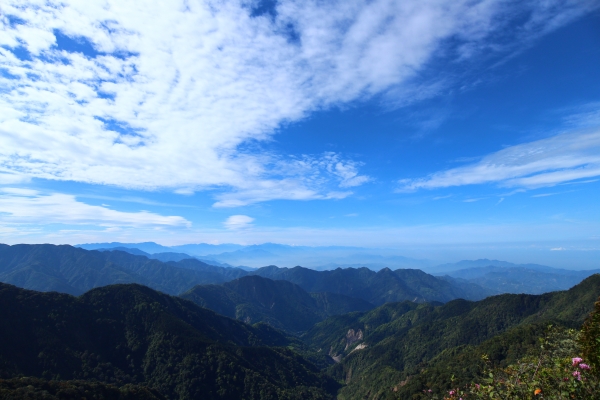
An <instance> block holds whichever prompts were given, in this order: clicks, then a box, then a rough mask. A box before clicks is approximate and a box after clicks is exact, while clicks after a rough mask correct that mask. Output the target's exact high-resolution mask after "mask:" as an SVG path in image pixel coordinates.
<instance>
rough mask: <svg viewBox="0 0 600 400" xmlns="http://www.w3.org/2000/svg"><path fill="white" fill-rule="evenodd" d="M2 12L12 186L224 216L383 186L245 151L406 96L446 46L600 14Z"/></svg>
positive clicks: (387, 2) (418, 9)
mask: <svg viewBox="0 0 600 400" xmlns="http://www.w3.org/2000/svg"><path fill="white" fill-rule="evenodd" d="M563 3H564V4H563ZM2 7H3V8H2V14H1V16H0V23H1V30H0V63H1V64H2V70H1V71H0V172H1V173H2V174H0V182H2V180H3V179H4V181H7V182H9V183H12V182H15V181H14V179H17V178H15V177H17V176H18V177H20V176H23V177H25V178H26V179H27V178H31V177H35V178H43V179H54V180H67V181H77V182H86V183H92V184H100V185H116V186H120V187H125V188H133V189H143V190H158V189H169V190H173V191H175V192H177V193H181V194H190V193H193V192H194V191H198V190H212V189H215V188H217V189H218V190H219V192H220V193H222V194H221V195H219V196H218V198H217V203H216V205H218V206H236V205H243V204H249V203H253V202H257V201H267V200H272V199H293V200H308V199H329V198H339V197H342V196H344V195H348V194H349V192H347V191H345V190H344V189H346V188H350V187H356V186H359V185H362V184H364V183H366V182H368V181H369V180H370V178H369V177H368V176H366V175H364V174H360V173H359V171H358V167H359V166H360V164H358V163H355V162H353V161H352V160H347V159H343V157H342V155H339V154H332V153H325V154H322V155H312V156H310V157H309V158H311V160H310V161H309V162H307V160H300V162H298V160H297V159H295V158H293V157H289V156H288V155H280V154H268V153H261V152H256V151H249V150H243V149H242V147H241V145H243V144H245V143H247V142H249V141H254V142H256V141H258V142H260V141H263V140H267V139H269V138H270V137H271V136H272V135H273V134H274V132H275V131H276V129H277V128H278V127H279V126H280V125H281V124H282V123H285V122H289V121H297V120H300V119H302V118H304V117H306V116H307V115H309V114H310V113H311V112H314V111H317V110H321V109H325V108H329V107H334V106H337V105H341V104H344V103H347V102H352V101H357V100H359V101H360V100H364V99H367V98H369V97H372V96H375V95H378V94H386V93H387V94H389V93H396V94H395V95H394V96H396V97H398V96H399V97H402V95H401V93H405V92H406V91H403V88H404V87H407V88H408V87H409V86H410V87H414V80H415V79H416V78H418V74H419V71H420V70H421V69H422V68H423V67H424V66H425V65H426V64H427V63H428V62H430V61H431V60H432V59H434V58H435V57H436V56H437V55H438V50H439V47H440V45H441V44H442V43H448V42H456V45H455V48H456V51H457V52H459V53H460V56H457V57H459V58H460V59H465V58H469V57H471V56H472V55H473V54H477V53H478V50H477V49H480V48H481V46H482V45H483V44H484V43H486V41H487V40H488V39H489V38H490V37H495V36H494V35H496V36H498V34H499V32H501V31H502V28H504V27H506V26H507V24H508V23H510V21H512V19H511V18H521V17H523V16H526V17H527V18H525V20H526V21H527V22H526V24H525V25H523V27H522V28H523V29H521V30H520V31H519V32H520V35H522V34H523V32H525V33H526V32H533V31H535V32H541V31H544V32H545V30H548V29H554V28H556V27H557V26H560V25H561V24H564V23H566V22H568V21H569V20H572V19H573V18H576V17H577V16H579V15H581V14H582V13H584V12H587V11H589V10H590V9H591V8H593V7H595V6H594V2H593V1H572V2H566V3H565V2H558V1H543V2H542V1H526V2H518V3H517V2H515V3H513V2H510V1H509V2H506V1H501V0H484V1H480V2H476V3H473V2H472V1H467V0H458V1H457V0H439V1H402V2H400V1H391V0H374V1H366V0H351V1H332V2H328V3H326V2H320V1H294V0H283V1H280V2H278V3H277V6H276V9H275V10H274V12H273V15H261V16H252V12H251V10H250V8H249V7H248V3H247V2H243V1H227V2H224V1H206V2H201V1H191V2H187V1H185V2H184V1H173V2H158V1H153V2H147V1H141V0H139V1H128V2H121V1H116V0H107V1H86V2H81V1H77V0H66V1H60V2H58V1H47V2H40V1H36V0H28V1H23V0H18V1H17V0H7V1H5V2H4V3H3V6H2ZM567 11H568V12H567ZM559 16H560V18H559ZM148 21H152V23H148ZM542 28H543V29H542ZM544 29H545V30H544ZM504 39H506V38H503V41H505V40H504ZM509 39H510V38H509ZM513 39H514V37H513ZM509 41H510V40H509ZM83 48H86V49H87V50H86V51H85V52H84V51H82V49H83ZM467 49H468V51H467ZM459 50H460V51H459ZM411 85H412V86H411ZM395 101H400V100H399V99H395ZM400 103H401V101H400ZM307 157H308V156H307ZM302 162H304V165H301V164H302ZM7 173H10V174H12V175H8V174H7ZM223 192H225V193H223Z"/></svg>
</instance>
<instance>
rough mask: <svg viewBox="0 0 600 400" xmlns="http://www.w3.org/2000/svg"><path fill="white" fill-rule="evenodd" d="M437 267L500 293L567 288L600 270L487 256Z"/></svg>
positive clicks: (453, 278) (449, 275)
mask: <svg viewBox="0 0 600 400" xmlns="http://www.w3.org/2000/svg"><path fill="white" fill-rule="evenodd" d="M438 269H439V270H441V271H444V272H443V273H444V274H445V275H443V276H442V278H444V279H446V280H448V281H450V282H454V283H455V284H461V283H474V284H477V285H479V286H481V287H484V288H487V289H490V290H494V291H496V292H498V293H528V294H542V293H546V292H552V291H557V290H566V289H569V288H570V287H572V286H574V285H576V284H578V283H579V282H581V281H582V280H583V279H585V278H587V277H588V276H591V275H593V274H597V273H600V269H595V270H584V271H576V270H567V269H560V268H551V267H547V266H545V265H539V264H513V263H510V262H506V261H498V260H487V259H481V260H473V261H469V260H464V261H460V262H458V263H455V264H445V265H441V266H439V267H438ZM440 274H441V273H440Z"/></svg>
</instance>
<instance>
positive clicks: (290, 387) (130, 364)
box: [0, 284, 337, 399]
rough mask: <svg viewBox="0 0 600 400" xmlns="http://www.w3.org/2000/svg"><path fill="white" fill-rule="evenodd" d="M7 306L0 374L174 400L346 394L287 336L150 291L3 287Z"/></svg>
mask: <svg viewBox="0 0 600 400" xmlns="http://www.w3.org/2000/svg"><path fill="white" fill-rule="evenodd" d="M0 304H1V306H2V318H0V343H2V345H1V346H0V378H4V379H6V378H14V377H18V376H30V377H37V378H42V379H47V380H74V379H75V380H77V379H86V380H94V381H98V382H101V383H110V384H113V385H117V386H123V385H125V384H135V385H141V386H145V387H149V388H152V390H156V391H158V392H160V394H162V395H164V396H166V397H167V398H170V399H175V398H179V399H192V398H198V399H199V398H202V399H218V398H223V399H232V398H239V399H241V398H244V399H267V398H273V399H277V398H279V399H305V398H309V399H326V398H333V394H334V393H335V391H336V389H337V384H336V383H335V382H334V381H333V380H331V379H330V378H328V377H326V376H324V375H323V374H321V373H320V372H319V371H318V370H317V368H316V367H315V366H314V365H312V364H311V363H309V362H307V361H306V360H304V359H303V358H302V357H300V356H299V355H297V354H296V353H294V352H293V351H291V350H289V349H287V348H286V347H281V346H290V345H292V344H293V343H292V342H290V339H288V338H286V337H285V336H284V335H283V334H282V333H280V332H279V331H276V330H274V329H273V328H270V327H269V326H267V325H264V324H262V325H257V326H254V327H253V326H249V325H247V324H244V323H242V322H238V321H235V320H233V319H230V318H227V317H223V316H220V315H218V314H216V313H214V312H213V311H210V310H207V309H204V308H201V307H198V306H196V305H195V304H193V303H192V302H189V301H187V300H183V299H180V298H177V297H171V296H169V295H165V294H161V293H158V292H156V291H154V290H152V289H149V288H147V287H144V286H140V285H113V286H107V287H103V288H99V289H94V290H92V291H89V292H87V293H85V294H84V295H82V296H80V297H77V298H76V297H73V296H70V295H66V294H58V293H40V292H34V291H29V290H24V289H19V288H16V287H14V286H12V285H6V284H0ZM266 346H271V347H266ZM5 386H6V383H3V384H2V385H0V390H3V389H4V388H5Z"/></svg>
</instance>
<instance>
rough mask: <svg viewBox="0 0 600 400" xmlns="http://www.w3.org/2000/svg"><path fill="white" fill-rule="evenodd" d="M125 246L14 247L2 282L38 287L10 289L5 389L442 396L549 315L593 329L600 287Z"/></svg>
mask: <svg viewBox="0 0 600 400" xmlns="http://www.w3.org/2000/svg"><path fill="white" fill-rule="evenodd" d="M126 249H127V250H128V251H122V249H117V250H114V249H113V248H110V249H105V248H102V247H99V250H84V249H82V248H76V247H71V246H53V245H15V246H7V245H0V281H5V282H9V281H10V282H11V283H14V284H15V285H17V286H24V287H29V288H35V289H36V290H39V291H32V290H27V289H23V288H18V287H16V286H13V285H10V284H4V283H2V284H0V305H2V310H3V313H2V317H1V318H0V343H1V345H0V396H1V398H15V399H17V398H32V399H37V398H40V399H42V398H43V399H54V398H56V399H59V398H60V399H71V398H73V399H75V398H81V397H86V398H108V397H110V398H115V399H176V398H177V399H190V398H207V399H212V398H214V399H218V398H222V399H225V398H244V399H270V398H272V399H332V398H338V399H348V400H354V399H356V400H358V399H383V398H401V399H404V398H406V399H408V398H422V395H423V393H424V391H425V393H427V390H432V392H433V393H434V395H436V396H438V397H439V396H442V395H444V394H447V393H448V391H449V390H450V389H451V388H452V387H455V386H456V385H465V384H469V383H471V382H477V381H481V379H483V378H484V375H483V373H484V371H485V370H486V366H485V365H483V364H482V362H483V361H482V360H483V359H484V358H483V357H485V360H487V362H489V363H490V364H491V365H492V366H495V367H498V366H499V367H502V366H506V365H508V364H510V363H513V362H514V361H515V360H518V359H520V358H521V357H522V356H523V355H524V354H530V353H531V352H532V351H537V350H536V349H537V348H538V346H539V343H540V342H539V339H540V337H542V340H545V339H543V338H544V335H547V332H548V326H549V325H552V326H553V327H555V328H560V329H565V330H568V329H570V328H573V329H579V328H580V327H581V325H582V323H583V321H584V319H585V318H586V317H587V316H588V315H589V313H590V312H591V311H592V309H593V307H594V302H595V301H596V300H597V299H598V297H599V296H600V275H599V274H595V275H592V276H589V277H587V278H585V279H583V278H581V279H583V281H581V282H579V280H581V279H579V278H577V279H579V280H578V281H577V282H578V284H577V285H575V286H574V287H572V288H570V289H569V290H566V291H554V292H551V293H545V294H541V295H535V294H499V295H494V294H495V293H497V291H495V290H494V289H493V287H497V285H500V284H502V285H504V286H503V288H504V289H505V290H506V282H507V281H508V280H509V279H513V280H515V279H514V278H513V277H512V276H513V275H511V274H517V275H515V276H518V274H532V273H531V272H530V271H535V273H536V274H537V276H535V275H529V276H530V278H528V279H530V281H529V282H525V284H521V286H514V287H512V288H509V290H522V289H523V288H524V287H525V286H527V285H528V287H529V289H530V290H541V288H543V287H548V286H549V285H550V284H552V283H553V282H554V283H556V280H557V279H560V280H561V284H563V285H564V284H565V283H564V282H566V281H567V280H568V279H571V277H578V276H579V277H583V276H584V275H585V274H586V273H589V272H590V271H585V272H582V271H579V272H578V271H567V270H548V268H549V267H544V266H536V265H529V266H528V267H529V268H526V267H523V266H515V265H514V264H509V263H503V264H500V265H498V266H497V265H488V263H491V264H495V263H496V262H495V261H493V260H491V261H490V260H477V261H475V262H462V263H460V265H458V266H457V268H455V269H448V271H447V274H448V275H444V276H437V277H436V276H433V275H429V274H427V273H425V272H423V271H421V270H417V269H398V270H395V271H392V270H391V269H389V268H382V269H380V270H378V271H373V270H370V269H368V268H347V269H342V268H337V269H334V270H325V271H316V270H312V269H308V268H303V267H293V268H279V267H276V266H268V267H263V268H259V269H253V270H251V271H247V270H244V269H240V268H232V267H223V266H215V265H209V264H207V263H204V262H202V261H200V260H198V259H196V258H194V257H192V258H184V257H182V258H179V259H177V260H174V259H168V257H176V258H178V257H179V256H172V253H171V255H169V256H168V257H167V256H165V257H166V258H165V260H166V261H165V262H163V261H160V260H159V259H154V258H151V257H148V255H150V254H149V253H146V254H148V255H145V254H142V253H141V252H142V251H143V250H139V249H135V250H132V249H130V248H126ZM100 250H102V251H100ZM161 250H164V249H161ZM133 252H138V254H137V255H136V254H131V253H133ZM169 253H170V252H164V251H162V252H160V253H154V254H152V255H153V256H156V255H157V254H169ZM176 254H186V253H176ZM450 274H452V276H451V275H450ZM577 274H580V275H577ZM554 275H556V276H554ZM495 276H499V278H498V279H496V280H494V279H493V278H494V277H495ZM521 276H523V275H521ZM552 279H554V280H552ZM477 282H480V284H481V285H488V287H487V288H486V287H483V286H480V284H478V283H477ZM538 283H539V285H538ZM517 284H519V282H518V281H517V280H515V285H517ZM494 285H496V286H494ZM536 285H537V286H536ZM97 286H102V287H97ZM49 291H50V292H49ZM57 292H63V293H57ZM67 293H70V294H67ZM175 294H177V295H179V297H175V296H172V295H175ZM74 295H77V296H78V297H75V296H74ZM469 299H470V300H469ZM573 335H574V333H573ZM573 335H571V336H573ZM576 355H577V354H574V355H572V356H576ZM61 396H62V397H61ZM65 396H66V397H65ZM68 396H71V397H68Z"/></svg>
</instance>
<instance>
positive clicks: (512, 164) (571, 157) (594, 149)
mask: <svg viewBox="0 0 600 400" xmlns="http://www.w3.org/2000/svg"><path fill="white" fill-rule="evenodd" d="M596 176H600V130H593V131H585V132H570V133H563V134H559V135H556V136H553V137H550V138H547V139H542V140H536V141H533V142H529V143H524V144H520V145H516V146H511V147H508V148H506V149H503V150H500V151H498V152H496V153H493V154H490V155H487V156H485V157H483V158H482V159H481V160H480V161H478V162H476V163H471V164H468V165H466V166H462V167H458V168H451V169H448V170H445V171H439V172H436V173H434V174H431V175H429V176H427V177H424V178H419V179H403V180H400V182H399V183H400V187H399V191H414V190H418V189H437V188H445V187H451V186H464V185H478V184H486V183H494V184H497V185H499V186H503V187H516V188H522V189H535V188H540V187H548V186H555V185H558V184H563V183H569V182H572V181H576V180H580V179H586V178H592V177H596Z"/></svg>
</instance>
